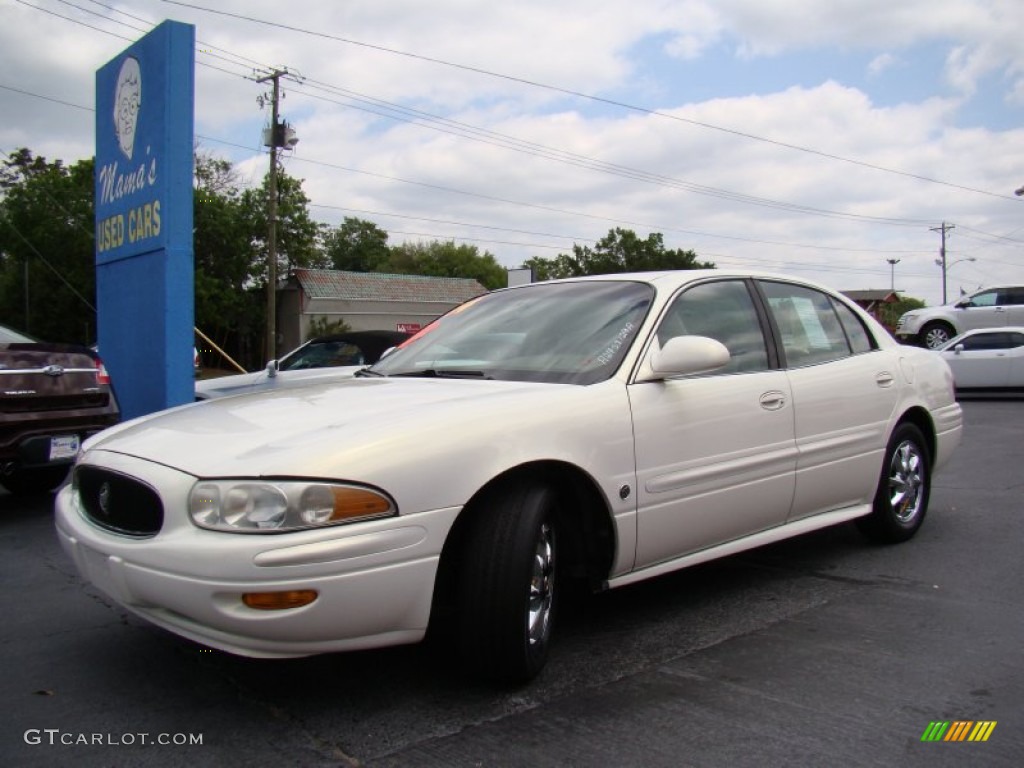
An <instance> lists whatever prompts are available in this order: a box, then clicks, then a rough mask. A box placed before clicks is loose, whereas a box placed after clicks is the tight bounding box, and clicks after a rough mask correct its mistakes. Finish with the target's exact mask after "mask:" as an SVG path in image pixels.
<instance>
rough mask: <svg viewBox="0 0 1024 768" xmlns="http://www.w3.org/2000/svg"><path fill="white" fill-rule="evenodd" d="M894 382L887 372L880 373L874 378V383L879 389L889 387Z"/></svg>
mask: <svg viewBox="0 0 1024 768" xmlns="http://www.w3.org/2000/svg"><path fill="white" fill-rule="evenodd" d="M894 381H895V379H894V378H893V375H892V374H891V373H889V372H888V371H882V372H881V373H879V374H878V375H877V376H875V383H876V384H877V385H878V386H880V387H891V386H892V383H893V382H894Z"/></svg>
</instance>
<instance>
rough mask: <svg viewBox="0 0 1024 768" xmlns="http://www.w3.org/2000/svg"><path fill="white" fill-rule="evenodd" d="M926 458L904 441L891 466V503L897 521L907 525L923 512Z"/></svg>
mask: <svg viewBox="0 0 1024 768" xmlns="http://www.w3.org/2000/svg"><path fill="white" fill-rule="evenodd" d="M923 468H924V457H923V456H922V455H921V451H920V449H919V448H918V446H917V445H916V444H915V443H913V442H911V441H910V440H904V441H903V442H902V443H900V444H899V446H897V448H896V450H895V451H893V454H892V461H891V462H890V464H889V503H890V505H892V512H893V515H895V517H896V520H897V521H899V522H900V523H902V524H903V525H906V524H907V523H910V522H911V521H912V520H913V519H914V518H915V517H917V515H918V514H919V513H920V511H921V505H922V503H923V502H924V499H925V493H924V491H925V487H924V483H925V480H924V473H923V471H922V470H923Z"/></svg>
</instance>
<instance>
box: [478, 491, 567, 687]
mask: <svg viewBox="0 0 1024 768" xmlns="http://www.w3.org/2000/svg"><path fill="white" fill-rule="evenodd" d="M555 508H556V499H555V494H554V492H553V491H552V490H551V489H550V488H548V487H547V486H544V485H541V484H539V483H532V482H527V483H526V484H524V485H505V486H503V487H501V488H498V489H495V491H493V492H491V493H489V494H487V496H486V497H485V498H484V499H482V500H480V501H479V503H478V504H477V505H476V508H475V509H473V510H472V511H471V512H472V513H473V514H474V518H473V519H472V520H471V521H470V531H469V536H468V539H467V542H466V549H465V560H464V568H463V572H462V575H461V584H460V599H459V603H460V604H459V613H460V622H459V626H460V631H459V635H460V638H459V639H460V646H461V650H462V656H463V659H464V660H465V661H466V662H467V663H468V664H469V666H470V667H471V668H472V669H473V671H474V672H476V673H478V674H481V675H483V676H484V677H487V678H489V679H491V680H494V681H497V682H501V683H505V684H513V685H519V684H523V683H526V682H529V681H530V680H531V679H533V678H534V677H536V676H537V674H539V673H540V671H541V669H543V667H544V664H545V663H546V662H547V657H548V649H549V647H550V644H551V631H552V627H553V622H554V616H555V608H556V605H557V600H556V597H557V590H556V586H557V584H558V578H557V577H558V571H557V568H556V566H557V563H558V532H557V527H558V526H557V524H556V520H555V517H556V515H555Z"/></svg>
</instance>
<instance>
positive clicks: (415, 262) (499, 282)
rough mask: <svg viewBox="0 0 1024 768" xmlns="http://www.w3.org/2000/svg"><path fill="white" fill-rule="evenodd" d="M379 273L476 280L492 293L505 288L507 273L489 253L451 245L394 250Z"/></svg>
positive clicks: (414, 245)
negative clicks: (496, 289)
mask: <svg viewBox="0 0 1024 768" xmlns="http://www.w3.org/2000/svg"><path fill="white" fill-rule="evenodd" d="M377 271H378V272H392V273H395V274H400V275H427V276H430V277H467V278H472V279H474V280H477V281H478V282H479V283H480V284H481V285H483V286H484V287H485V288H487V289H489V290H494V289H495V288H504V287H505V286H506V285H507V284H508V272H507V271H506V270H505V268H504V267H503V266H501V264H499V263H498V261H497V259H495V258H494V256H493V255H492V254H490V253H487V252H486V251H485V252H484V253H482V254H481V253H480V251H479V250H478V249H477V247H476V246H475V245H456V244H455V243H454V242H452V241H448V242H442V241H440V240H434V241H432V242H429V243H403V244H401V245H397V246H394V247H392V248H391V253H390V254H389V256H388V261H387V262H386V263H384V264H382V265H381V266H380V267H378V269H377Z"/></svg>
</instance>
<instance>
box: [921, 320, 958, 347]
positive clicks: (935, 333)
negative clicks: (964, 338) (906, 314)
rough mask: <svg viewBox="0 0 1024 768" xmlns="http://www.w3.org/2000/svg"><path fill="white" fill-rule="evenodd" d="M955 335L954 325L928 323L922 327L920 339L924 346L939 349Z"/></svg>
mask: <svg viewBox="0 0 1024 768" xmlns="http://www.w3.org/2000/svg"><path fill="white" fill-rule="evenodd" d="M955 335H956V332H955V331H954V329H953V327H952V326H950V325H949V324H947V323H928V324H927V325H926V326H925V327H924V328H922V329H921V333H920V334H919V335H918V339H919V340H920V342H921V346H922V347H927V348H928V349H938V348H939V347H941V346H942V345H943V344H945V343H946V342H947V341H949V340H950V339H952V338H953V336H955Z"/></svg>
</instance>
